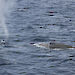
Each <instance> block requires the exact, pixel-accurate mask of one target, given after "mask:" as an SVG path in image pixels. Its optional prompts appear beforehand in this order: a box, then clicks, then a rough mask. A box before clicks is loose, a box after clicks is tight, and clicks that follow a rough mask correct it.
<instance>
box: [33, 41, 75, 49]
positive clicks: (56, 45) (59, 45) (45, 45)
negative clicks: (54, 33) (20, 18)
mask: <svg viewBox="0 0 75 75" xmlns="http://www.w3.org/2000/svg"><path fill="white" fill-rule="evenodd" d="M32 45H34V46H36V47H40V48H48V49H66V48H75V47H72V46H70V45H66V44H63V43H56V42H50V43H49V42H47V43H46V42H39V43H33V44H32Z"/></svg>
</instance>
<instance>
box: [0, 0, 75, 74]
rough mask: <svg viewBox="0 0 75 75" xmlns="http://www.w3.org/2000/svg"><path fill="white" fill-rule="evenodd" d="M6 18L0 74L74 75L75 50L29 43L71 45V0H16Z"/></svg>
mask: <svg viewBox="0 0 75 75" xmlns="http://www.w3.org/2000/svg"><path fill="white" fill-rule="evenodd" d="M13 9H14V10H13V11H12V12H11V14H10V16H9V17H8V18H7V27H8V30H9V34H10V35H9V38H8V40H7V45H8V46H0V75H75V50H74V49H73V50H72V49H65V50H51V49H43V48H37V47H35V46H31V45H30V44H29V43H31V42H35V43H37V42H49V41H51V40H56V41H57V42H60V43H65V44H68V45H72V46H75V43H74V42H73V41H75V1H74V0H17V1H16V5H15V7H14V8H13Z"/></svg>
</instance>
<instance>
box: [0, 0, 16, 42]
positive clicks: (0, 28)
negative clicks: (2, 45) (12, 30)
mask: <svg viewBox="0 0 75 75" xmlns="http://www.w3.org/2000/svg"><path fill="white" fill-rule="evenodd" d="M15 1H16V0H0V38H1V37H3V38H2V39H3V40H2V41H3V42H4V39H5V40H7V39H8V38H9V31H8V27H7V25H6V20H7V17H8V16H9V15H10V13H11V8H13V6H14V4H15Z"/></svg>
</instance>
